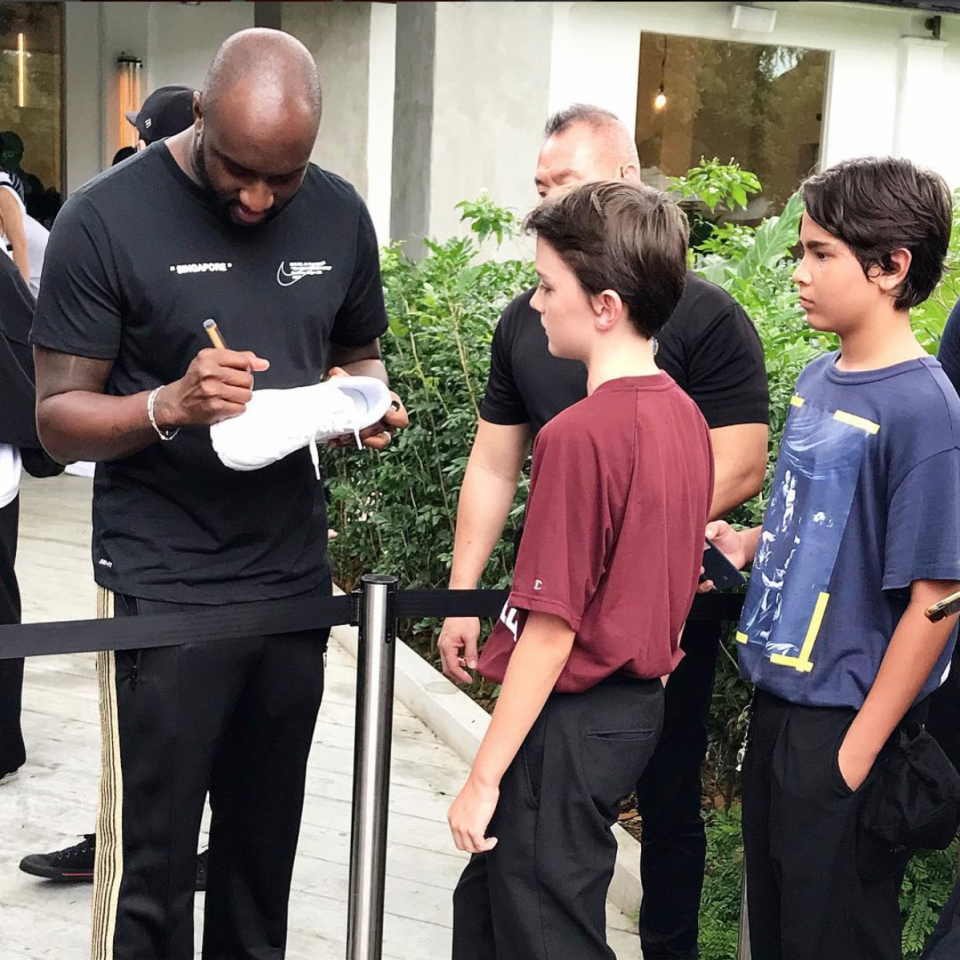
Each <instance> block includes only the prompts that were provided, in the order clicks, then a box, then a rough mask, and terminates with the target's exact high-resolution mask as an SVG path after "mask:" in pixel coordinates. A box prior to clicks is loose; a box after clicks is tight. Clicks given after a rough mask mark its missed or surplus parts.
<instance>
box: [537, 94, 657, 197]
mask: <svg viewBox="0 0 960 960" xmlns="http://www.w3.org/2000/svg"><path fill="white" fill-rule="evenodd" d="M544 136H545V138H546V139H545V140H544V143H543V147H542V148H541V150H540V157H539V159H538V162H537V176H536V185H537V191H538V193H539V194H540V196H542V197H543V196H546V195H547V194H548V193H551V192H552V191H553V190H555V189H556V188H557V187H560V186H564V185H566V184H568V183H577V182H582V181H585V180H620V179H625V180H639V179H640V158H639V156H638V155H637V145H636V144H635V143H634V142H633V138H632V137H631V136H630V132H629V131H628V130H627V128H626V127H625V126H624V125H623V123H622V122H621V121H620V119H619V118H618V117H617V115H616V114H615V113H612V112H611V111H609V110H605V109H604V108H603V107H595V106H592V105H590V104H584V103H575V104H573V105H572V106H570V107H567V108H566V109H565V110H561V111H560V112H559V113H555V114H554V115H553V116H552V117H551V118H550V119H549V120H548V121H547V125H546V127H545V128H544Z"/></svg>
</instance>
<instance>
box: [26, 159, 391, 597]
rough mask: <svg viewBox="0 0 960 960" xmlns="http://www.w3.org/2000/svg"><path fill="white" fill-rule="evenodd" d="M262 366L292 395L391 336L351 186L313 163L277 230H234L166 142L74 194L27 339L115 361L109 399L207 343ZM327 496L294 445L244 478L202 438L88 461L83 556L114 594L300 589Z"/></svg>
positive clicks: (320, 563)
mask: <svg viewBox="0 0 960 960" xmlns="http://www.w3.org/2000/svg"><path fill="white" fill-rule="evenodd" d="M207 317H213V318H215V319H216V320H217V323H218V324H219V326H220V330H221V332H222V333H223V336H224V339H225V340H226V342H227V344H228V345H229V346H230V347H232V348H234V349H237V350H253V351H254V352H256V353H257V354H258V355H259V356H261V357H264V358H266V359H267V360H269V361H270V369H269V370H267V371H265V372H263V373H258V374H257V375H256V387H257V388H258V389H259V388H265V387H272V388H277V387H300V386H305V385H307V384H311V383H316V382H318V381H319V380H320V379H321V377H322V376H323V375H324V374H325V373H326V371H327V369H328V368H329V365H330V364H329V353H330V344H331V343H336V344H340V345H345V346H354V345H360V344H363V343H368V342H370V341H371V340H373V339H375V338H376V337H378V336H380V335H381V334H382V333H383V332H384V331H385V330H386V327H387V319H386V310H385V308H384V303H383V290H382V288H381V284H380V266H379V260H378V251H377V241H376V235H375V233H374V229H373V224H372V223H371V220H370V216H369V214H368V213H367V210H366V207H365V206H364V204H363V201H362V200H361V199H360V197H359V196H358V195H357V193H356V191H355V190H354V188H353V187H352V186H350V184H348V183H347V182H346V181H344V180H342V179H340V178H339V177H336V176H334V175H333V174H331V173H327V172H325V171H323V170H321V169H319V168H318V167H315V166H312V165H311V167H310V168H309V170H308V172H307V175H306V178H305V180H304V182H303V186H302V187H301V188H300V190H299V192H298V193H297V194H296V196H295V197H294V198H293V199H292V200H291V201H290V202H289V204H287V206H286V207H285V208H284V209H283V211H281V212H280V213H279V214H278V215H277V216H276V217H275V218H274V219H272V220H270V221H269V222H267V223H265V224H263V225H261V226H258V227H253V228H243V227H240V226H235V225H233V224H231V223H230V222H229V221H228V220H226V219H225V218H224V217H223V216H222V215H221V214H220V213H218V212H216V211H215V210H214V209H213V208H212V207H211V205H210V204H209V202H208V201H207V200H206V198H205V195H204V194H203V192H202V191H201V190H200V188H199V187H197V186H196V185H195V184H194V183H193V181H191V180H190V179H189V178H188V177H187V176H186V174H184V172H183V171H182V170H181V169H180V167H179V166H178V165H177V163H176V161H175V160H174V159H173V157H172V156H171V154H170V152H169V150H168V149H167V147H166V145H165V144H164V143H162V142H161V143H157V144H155V145H154V146H152V147H150V149H148V150H146V151H144V153H142V154H140V155H139V156H138V157H136V158H133V159H131V160H130V161H128V162H127V163H125V164H123V165H121V166H118V167H114V168H112V169H111V170H108V171H107V172H106V173H104V174H102V175H101V176H99V177H97V178H96V179H94V180H93V181H91V182H90V183H88V184H87V185H86V186H84V187H83V188H81V189H80V190H79V191H77V193H76V194H74V196H73V197H72V198H71V199H70V200H69V202H68V203H67V204H66V206H65V207H64V208H63V210H62V212H61V213H60V215H59V216H58V217H57V222H56V224H55V226H54V229H53V232H52V233H51V235H50V243H49V246H48V248H47V257H46V263H45V265H44V273H43V286H42V291H41V296H40V300H39V302H38V305H37V315H36V319H35V321H34V326H33V334H32V340H33V342H34V343H35V344H39V345H40V346H43V347H47V348H49V349H51V350H56V351H59V352H61V353H66V354H73V355H77V356H81V357H90V358H96V359H103V360H112V361H114V364H113V370H112V372H111V374H110V378H109V381H108V383H107V392H108V393H110V394H113V395H117V396H127V395H130V394H134V393H139V392H140V391H143V390H150V389H152V388H154V387H157V386H160V385H161V384H166V383H170V382H171V381H174V380H177V379H179V378H180V377H182V376H183V374H184V372H185V371H186V369H187V367H188V365H189V364H190V361H191V360H192V359H193V358H194V357H195V356H196V354H197V353H198V352H199V351H200V350H201V349H203V348H204V347H207V346H209V341H208V340H207V337H206V335H205V333H204V330H203V326H202V324H203V321H204V320H205V319H206V318H207ZM326 540H327V527H326V510H325V504H324V496H323V485H322V484H320V483H318V482H317V479H316V475H315V473H314V469H313V467H312V465H311V462H310V457H309V454H308V452H307V451H306V450H300V451H298V452H297V453H295V454H292V455H291V456H289V457H286V458H285V459H283V460H281V461H279V462H278V463H275V464H272V465H271V466H269V467H265V468H264V469H262V470H256V471H253V472H250V473H240V472H236V471H233V470H229V469H227V468H226V467H224V466H223V465H222V464H221V463H220V461H219V460H218V458H217V456H216V454H215V453H214V451H213V448H212V446H211V443H210V431H209V428H207V427H190V428H184V429H182V430H181V431H180V433H179V434H178V436H177V437H176V438H175V439H174V440H172V441H171V442H169V443H164V442H158V443H155V444H154V445H152V446H150V447H148V448H147V449H145V450H143V451H141V452H140V453H137V454H135V455H134V456H131V457H128V458H126V459H123V460H115V461H111V462H106V463H101V464H99V465H98V467H97V473H96V479H95V482H94V502H93V562H94V571H95V576H96V579H97V582H98V583H100V584H101V585H102V586H104V587H107V588H109V589H111V590H115V591H117V592H120V593H126V594H131V595H133V596H137V597H143V598H146V599H151V600H166V601H172V602H180V603H211V604H221V603H231V602H235V601H246V600H258V599H268V598H272V597H282V596H290V595H293V594H296V593H301V592H306V591H308V590H311V589H312V588H314V587H316V586H317V585H318V584H320V583H321V582H322V580H323V579H324V578H325V577H326V576H327V575H328V565H327V556H326V554H327V551H326Z"/></svg>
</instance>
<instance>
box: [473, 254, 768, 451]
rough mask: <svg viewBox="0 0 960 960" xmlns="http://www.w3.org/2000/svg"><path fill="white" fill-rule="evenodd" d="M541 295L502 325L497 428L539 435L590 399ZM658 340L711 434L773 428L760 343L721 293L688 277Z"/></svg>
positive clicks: (514, 309)
mask: <svg viewBox="0 0 960 960" xmlns="http://www.w3.org/2000/svg"><path fill="white" fill-rule="evenodd" d="M534 292H535V291H533V290H528V291H527V292H526V293H524V294H521V296H519V297H517V299H516V300H514V301H513V302H512V303H511V304H510V305H509V306H508V307H507V308H506V310H504V312H503V316H502V317H501V319H500V323H499V324H498V325H497V329H496V332H495V333H494V335H493V345H492V351H491V362H490V379H489V381H488V383H487V391H486V394H485V396H484V398H483V403H482V404H481V407H480V416H481V417H483V419H484V420H486V421H488V422H489V423H497V424H521V423H529V424H530V426H531V431H532V433H533V435H534V436H535V435H536V434H537V433H538V432H539V430H540V428H541V427H542V426H543V425H544V424H545V423H547V421H549V420H552V419H553V418H554V417H555V416H556V415H557V414H558V413H560V411H561V410H565V409H566V408H567V407H569V406H572V405H573V404H575V403H577V402H578V401H579V400H582V399H583V398H584V397H585V396H586V395H587V370H586V367H585V366H584V365H583V364H582V363H580V362H579V361H578V360H563V359H560V358H558V357H554V356H553V355H552V354H551V353H550V351H549V349H548V348H547V335H546V333H545V332H544V329H543V325H542V324H541V323H540V314H539V313H537V311H536V310H534V309H533V307H531V306H530V300H531V299H532V297H533V294H534ZM657 340H658V342H659V344H660V349H659V351H658V353H657V358H656V359H657V365H658V366H659V367H660V368H661V369H662V370H665V371H666V372H667V373H669V374H670V376H671V377H673V379H674V380H676V382H677V383H678V384H679V385H680V387H681V388H682V389H683V390H684V391H685V392H686V393H687V394H688V395H689V396H690V397H691V398H692V399H693V400H694V402H695V403H696V404H697V406H698V407H699V408H700V412H701V413H702V414H703V416H704V419H705V420H706V421H707V425H708V426H709V427H710V428H711V429H715V428H717V427H729V426H733V425H735V424H738V423H769V418H770V411H769V406H770V396H769V392H768V390H767V373H766V366H765V364H764V359H763V346H762V344H761V343H760V337H759V336H758V334H757V331H756V328H755V327H754V325H753V323H752V322H751V321H750V318H749V317H748V316H747V315H746V313H745V312H744V310H743V308H742V307H741V306H740V305H739V304H738V303H737V302H736V300H734V299H733V298H732V297H731V296H730V295H729V294H728V293H726V292H725V291H724V290H721V289H720V287H718V286H715V285H714V284H712V283H708V282H707V281H706V280H703V279H701V278H700V277H698V276H697V275H696V274H693V273H688V274H687V281H686V286H685V288H684V292H683V296H682V297H681V298H680V302H679V303H678V304H677V308H676V310H675V311H674V312H673V314H672V316H671V317H670V319H669V320H668V321H667V323H666V325H665V326H664V327H663V329H662V330H661V331H660V333H658V334H657Z"/></svg>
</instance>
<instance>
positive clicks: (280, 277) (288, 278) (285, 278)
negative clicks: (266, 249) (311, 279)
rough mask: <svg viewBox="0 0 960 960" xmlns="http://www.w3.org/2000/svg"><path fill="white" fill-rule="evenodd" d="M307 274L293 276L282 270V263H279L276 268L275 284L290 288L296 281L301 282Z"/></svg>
mask: <svg viewBox="0 0 960 960" xmlns="http://www.w3.org/2000/svg"><path fill="white" fill-rule="evenodd" d="M305 276H308V274H305V273H301V274H300V275H299V276H296V277H295V276H294V275H293V274H292V273H290V272H289V271H285V270H284V269H283V261H281V262H280V266H279V267H277V283H279V284H280V286H281V287H292V286H293V285H294V284H295V283H296V282H297V281H298V280H302V279H303V278H304V277H305Z"/></svg>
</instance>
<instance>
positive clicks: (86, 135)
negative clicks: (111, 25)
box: [63, 3, 103, 194]
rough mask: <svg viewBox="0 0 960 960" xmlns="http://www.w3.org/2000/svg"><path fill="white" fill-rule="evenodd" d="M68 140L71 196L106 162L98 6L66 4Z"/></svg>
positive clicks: (68, 177) (65, 81)
mask: <svg viewBox="0 0 960 960" xmlns="http://www.w3.org/2000/svg"><path fill="white" fill-rule="evenodd" d="M63 9H64V28H65V34H66V43H65V47H66V50H65V56H64V75H65V76H64V100H65V101H66V102H65V103H64V110H63V114H64V126H65V130H64V140H65V141H66V145H67V149H66V156H65V160H66V166H67V177H66V180H67V193H68V194H69V193H73V191H74V190H76V189H77V187H79V186H82V185H83V184H84V183H86V181H87V180H89V179H90V177H92V176H93V175H94V174H95V173H97V172H98V171H99V170H100V168H101V164H102V160H103V153H102V151H103V110H102V109H101V103H102V99H103V97H102V94H101V82H102V71H101V69H100V10H99V9H98V7H97V5H96V4H94V3H65V4H64V5H63Z"/></svg>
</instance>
